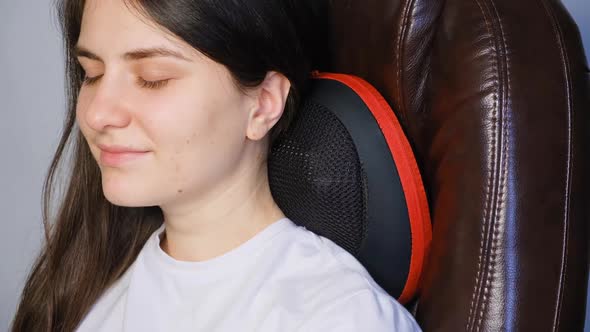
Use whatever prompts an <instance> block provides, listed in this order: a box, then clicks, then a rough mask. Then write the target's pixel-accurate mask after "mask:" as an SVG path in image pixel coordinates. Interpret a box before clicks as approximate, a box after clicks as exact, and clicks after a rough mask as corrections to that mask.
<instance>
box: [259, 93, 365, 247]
mask: <svg viewBox="0 0 590 332" xmlns="http://www.w3.org/2000/svg"><path fill="white" fill-rule="evenodd" d="M268 167H269V170H268V171H269V181H270V187H271V191H272V194H273V197H274V199H275V201H276V202H277V204H278V205H279V206H280V208H281V209H282V210H283V212H284V213H285V215H286V216H287V217H289V218H290V219H291V220H293V221H294V222H295V223H297V224H299V225H301V226H305V227H306V228H307V229H308V230H310V231H312V232H314V233H316V234H319V235H322V236H324V237H327V238H329V239H331V240H332V241H334V242H335V243H336V244H338V245H340V246H341V247H342V248H344V249H346V250H347V251H348V252H350V253H351V254H353V255H355V256H356V255H357V253H358V251H359V248H360V246H361V244H362V243H363V240H364V237H365V233H366V228H367V213H366V210H367V209H366V205H367V204H366V202H367V197H366V192H367V190H366V182H367V181H366V177H365V176H364V172H363V169H362V165H361V164H360V161H359V157H358V154H357V152H356V148H355V146H354V143H353V141H352V138H351V137H350V135H349V133H348V131H347V130H346V128H345V127H344V126H343V124H342V123H341V122H340V121H339V120H338V119H337V118H336V116H335V115H333V114H332V113H331V112H330V111H329V110H328V109H326V108H325V107H324V106H322V105H320V104H318V103H315V102H314V101H313V100H312V99H309V98H308V99H307V100H305V101H304V103H303V105H302V107H301V108H300V109H299V111H298V113H297V115H296V117H295V119H294V121H293V123H292V124H291V126H290V128H289V130H287V132H285V133H284V134H283V135H282V136H281V137H279V138H278V139H277V141H276V142H275V143H274V145H273V147H272V149H271V153H270V155H269V158H268Z"/></svg>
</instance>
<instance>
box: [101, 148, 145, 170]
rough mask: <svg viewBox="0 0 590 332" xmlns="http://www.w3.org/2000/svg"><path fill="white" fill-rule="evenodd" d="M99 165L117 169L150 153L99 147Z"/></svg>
mask: <svg viewBox="0 0 590 332" xmlns="http://www.w3.org/2000/svg"><path fill="white" fill-rule="evenodd" d="M98 148H99V149H100V158H99V159H100V163H101V164H102V165H104V166H110V167H118V166H122V165H124V164H128V163H131V162H134V161H137V160H139V159H141V158H142V157H144V156H146V155H147V154H148V153H150V151H140V150H132V149H128V148H124V147H118V146H105V145H99V146H98Z"/></svg>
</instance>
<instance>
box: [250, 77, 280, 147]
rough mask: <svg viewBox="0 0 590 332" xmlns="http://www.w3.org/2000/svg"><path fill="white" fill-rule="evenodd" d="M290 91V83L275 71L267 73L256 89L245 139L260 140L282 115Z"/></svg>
mask: <svg viewBox="0 0 590 332" xmlns="http://www.w3.org/2000/svg"><path fill="white" fill-rule="evenodd" d="M290 89H291V82H289V79H287V77H285V75H283V74H280V73H278V72H275V71H269V72H268V73H267V74H266V77H265V78H264V81H263V82H262V83H261V84H260V85H259V86H258V87H257V89H256V90H257V93H256V94H255V96H256V97H255V98H256V102H255V107H254V109H253V110H252V111H251V112H250V118H249V123H248V130H247V138H249V139H251V140H260V139H262V138H264V137H265V136H266V134H267V133H268V132H269V131H270V130H271V128H272V127H273V126H274V125H275V124H276V123H277V122H278V121H279V119H280V118H281V116H282V115H283V111H284V108H285V103H286V101H287V97H288V95H289V91H290Z"/></svg>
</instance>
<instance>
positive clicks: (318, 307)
mask: <svg viewBox="0 0 590 332" xmlns="http://www.w3.org/2000/svg"><path fill="white" fill-rule="evenodd" d="M290 233H291V236H290V237H289V241H287V242H288V243H287V245H286V248H284V251H282V253H281V260H280V263H279V264H280V265H281V266H280V267H279V269H278V270H283V271H278V273H277V275H276V276H275V277H273V278H275V280H274V282H272V283H273V284H276V283H277V282H278V283H279V284H283V282H285V281H286V280H287V281H290V285H289V289H290V291H289V297H291V301H290V303H292V304H293V303H299V304H300V305H301V306H304V307H305V308H306V309H305V311H306V315H305V316H306V319H304V320H303V322H304V323H303V325H302V328H301V331H320V330H334V329H335V328H337V329H338V330H339V331H360V330H367V329H365V328H366V327H367V326H371V327H372V329H370V330H371V331H385V330H387V331H392V329H391V328H393V327H396V328H399V330H400V331H415V330H419V328H418V326H417V325H416V323H415V321H414V319H413V318H412V316H411V315H410V314H409V313H408V312H407V311H406V309H405V308H404V307H403V306H401V304H399V303H398V302H397V301H396V300H395V299H394V298H393V297H391V296H390V295H389V294H387V293H386V292H385V291H384V290H383V289H382V288H381V287H380V286H379V285H378V284H377V283H376V282H375V281H374V280H373V278H372V277H371V276H370V274H369V273H368V272H367V270H366V269H365V268H364V267H363V266H362V264H361V263H360V262H359V261H358V260H357V259H356V258H355V257H354V256H353V255H351V254H350V253H349V252H347V251H346V250H344V249H343V248H342V247H340V246H339V245H337V244H336V243H335V242H334V241H332V240H330V239H328V238H326V237H323V236H320V235H317V234H315V233H313V232H311V231H309V230H307V229H306V228H305V227H302V226H297V227H295V228H293V231H292V232H290ZM281 276H282V278H281ZM293 301H294V302H293ZM355 327H356V329H355ZM393 330H395V331H397V330H398V329H395V328H394V329H393Z"/></svg>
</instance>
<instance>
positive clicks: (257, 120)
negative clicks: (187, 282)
mask: <svg viewBox="0 0 590 332" xmlns="http://www.w3.org/2000/svg"><path fill="white" fill-rule="evenodd" d="M77 48H78V50H79V52H78V60H79V62H80V64H81V65H82V67H83V69H84V71H85V73H86V77H87V79H86V81H85V83H84V85H83V87H82V89H81V91H80V94H79V97H78V104H77V111H76V116H77V124H78V126H79V128H80V130H81V132H82V134H83V135H84V137H85V139H86V141H87V143H88V145H89V147H90V150H91V151H92V154H93V156H94V158H95V159H96V161H97V163H98V165H99V167H100V170H101V174H102V187H103V192H104V195H105V197H106V198H107V199H108V200H109V201H110V202H111V203H113V204H116V205H120V206H129V207H132V206H133V207H137V206H160V207H161V208H162V211H163V214H164V222H165V224H166V235H165V238H164V239H163V240H162V243H161V247H162V249H164V250H165V251H166V252H167V253H168V254H169V255H170V256H172V257H173V258H176V259H178V260H184V261H202V260H206V259H210V258H213V257H216V256H219V255H222V254H223V253H226V252H227V251H229V250H231V249H233V248H235V247H237V246H239V245H240V244H242V243H244V242H245V241H247V240H248V239H250V238H251V237H253V236H254V235H256V234H257V233H258V232H260V231H261V230H262V229H264V228H265V227H266V226H268V225H269V224H271V223H272V222H274V221H276V220H278V219H280V218H282V217H284V214H283V213H282V211H281V210H280V209H279V207H278V206H277V205H276V203H275V202H274V200H273V198H272V196H271V193H270V188H269V184H268V176H267V167H266V158H267V155H266V154H267V152H266V151H267V148H268V135H267V134H268V132H269V130H270V129H271V128H272V127H273V125H275V124H276V122H277V121H278V120H279V118H280V116H281V115H282V112H283V109H284V105H285V101H286V99H287V95H288V92H289V88H290V83H289V81H288V80H287V79H286V78H285V77H284V76H283V75H281V74H279V73H276V72H269V73H267V76H266V78H265V80H264V82H263V83H262V84H260V85H259V86H258V87H255V88H248V89H247V90H246V91H244V89H240V88H239V87H238V86H237V85H236V83H235V82H234V80H233V79H232V77H231V75H230V73H229V71H228V70H227V69H226V68H225V67H224V66H223V65H221V64H218V63H216V62H214V61H212V60H210V59H209V58H207V57H205V56H204V55H202V54H201V53H199V52H198V51H197V50H195V49H193V48H192V47H190V46H189V45H188V44H186V43H185V42H183V41H182V40H180V39H178V38H176V37H175V36H172V35H171V34H170V33H168V32H167V31H164V30H163V29H161V28H159V27H157V26H156V25H155V24H154V23H152V22H149V21H148V20H146V19H145V18H144V17H142V16H141V15H140V14H138V13H137V12H134V11H133V10H131V9H130V8H128V7H127V6H126V5H125V4H124V3H123V1H121V0H91V1H87V3H86V7H85V8H84V16H83V19H82V29H81V32H80V38H79V40H78V43H77ZM151 48H159V49H165V50H167V52H168V53H170V51H172V52H175V53H177V54H178V55H180V56H181V57H182V58H183V59H181V58H178V57H175V56H167V55H153V54H152V55H150V54H147V53H146V52H143V51H142V52H137V50H144V51H145V50H146V49H151ZM148 53H149V52H148ZM104 146H109V147H113V146H118V147H123V148H126V149H132V150H139V151H142V152H143V153H141V154H137V155H135V156H133V157H132V158H130V159H129V160H126V161H124V162H117V163H115V164H112V163H108V162H104V161H103V158H104V157H105V156H107V157H108V155H109V154H108V153H107V152H105V151H104ZM101 147H102V148H103V149H101ZM118 156H119V157H120V156H121V155H118ZM111 157H112V155H111Z"/></svg>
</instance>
